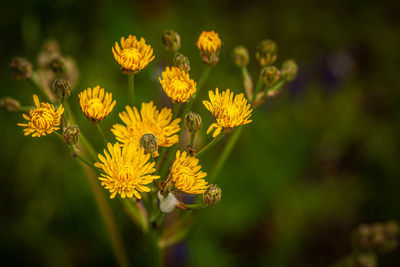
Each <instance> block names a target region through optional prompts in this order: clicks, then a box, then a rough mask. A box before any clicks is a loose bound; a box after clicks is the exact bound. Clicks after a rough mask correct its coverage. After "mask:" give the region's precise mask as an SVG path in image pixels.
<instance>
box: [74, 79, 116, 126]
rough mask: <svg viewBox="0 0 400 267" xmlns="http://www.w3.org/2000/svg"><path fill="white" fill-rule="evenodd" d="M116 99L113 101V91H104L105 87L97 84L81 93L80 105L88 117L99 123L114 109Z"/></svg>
mask: <svg viewBox="0 0 400 267" xmlns="http://www.w3.org/2000/svg"><path fill="white" fill-rule="evenodd" d="M115 104H116V101H115V100H114V101H112V94H111V93H108V92H107V93H104V88H100V86H99V85H97V86H96V87H95V88H93V90H92V88H88V89H86V90H85V91H83V92H81V93H79V105H80V107H81V110H82V111H83V113H85V115H86V117H87V118H88V119H89V120H90V121H92V122H93V123H98V122H99V121H101V120H102V119H104V118H105V117H107V116H108V114H110V112H111V111H112V110H113V108H114V106H115Z"/></svg>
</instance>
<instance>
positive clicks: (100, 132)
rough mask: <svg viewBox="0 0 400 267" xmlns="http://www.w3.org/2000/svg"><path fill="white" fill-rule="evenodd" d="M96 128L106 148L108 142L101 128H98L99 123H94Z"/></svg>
mask: <svg viewBox="0 0 400 267" xmlns="http://www.w3.org/2000/svg"><path fill="white" fill-rule="evenodd" d="M96 128H97V131H98V132H99V134H100V135H101V138H102V139H103V142H104V145H106V146H107V143H108V141H107V138H106V136H105V134H104V132H103V129H101V127H100V123H96Z"/></svg>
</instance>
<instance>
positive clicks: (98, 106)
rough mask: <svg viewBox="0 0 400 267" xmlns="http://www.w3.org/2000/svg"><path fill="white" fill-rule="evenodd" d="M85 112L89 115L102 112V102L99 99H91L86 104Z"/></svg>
mask: <svg viewBox="0 0 400 267" xmlns="http://www.w3.org/2000/svg"><path fill="white" fill-rule="evenodd" d="M87 110H88V113H89V114H92V115H97V114H99V113H101V112H102V111H103V110H104V105H103V102H101V100H100V99H99V98H92V99H90V100H89V101H88V103H87Z"/></svg>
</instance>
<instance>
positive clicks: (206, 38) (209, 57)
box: [197, 31, 222, 65]
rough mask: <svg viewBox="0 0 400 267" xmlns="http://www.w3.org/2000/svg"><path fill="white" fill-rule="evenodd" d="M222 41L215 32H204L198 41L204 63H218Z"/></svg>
mask: <svg viewBox="0 0 400 267" xmlns="http://www.w3.org/2000/svg"><path fill="white" fill-rule="evenodd" d="M221 44H222V42H221V39H220V38H219V35H218V33H216V32H215V31H203V32H202V33H201V34H200V36H199V39H198V40H197V48H198V49H199V51H200V55H201V57H202V58H203V62H204V63H205V64H209V65H215V64H217V62H218V60H219V59H218V54H219V50H220V48H221Z"/></svg>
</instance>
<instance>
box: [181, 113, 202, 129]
mask: <svg viewBox="0 0 400 267" xmlns="http://www.w3.org/2000/svg"><path fill="white" fill-rule="evenodd" d="M201 125H202V122H201V116H200V115H199V114H196V113H193V112H189V113H188V114H186V116H185V126H186V129H188V131H189V132H190V133H192V134H194V133H196V132H197V131H199V130H200V129H201Z"/></svg>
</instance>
